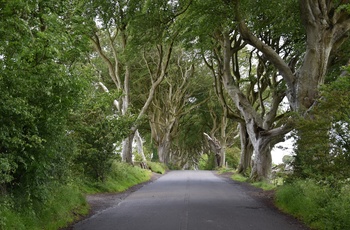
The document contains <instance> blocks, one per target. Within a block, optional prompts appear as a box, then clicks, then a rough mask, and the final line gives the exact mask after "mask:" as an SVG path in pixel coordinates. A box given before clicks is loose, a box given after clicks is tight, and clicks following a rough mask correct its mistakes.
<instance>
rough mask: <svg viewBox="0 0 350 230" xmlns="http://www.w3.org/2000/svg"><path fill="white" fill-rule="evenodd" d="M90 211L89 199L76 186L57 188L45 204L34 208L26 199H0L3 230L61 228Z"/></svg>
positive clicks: (8, 197) (0, 219)
mask: <svg viewBox="0 0 350 230" xmlns="http://www.w3.org/2000/svg"><path fill="white" fill-rule="evenodd" d="M87 212H88V206H87V203H86V200H85V198H84V197H83V196H82V194H81V192H80V191H79V189H78V188H77V187H75V186H69V185H67V186H59V187H55V188H54V189H53V190H52V191H50V197H48V199H47V200H46V202H45V203H37V202H34V203H32V204H31V205H28V202H27V200H25V197H16V198H14V197H12V196H10V195H6V196H2V197H1V199H0V216H1V218H0V229H19V230H20V229H59V228H62V227H65V226H66V223H67V222H73V221H74V220H75V219H76V218H77V217H78V216H79V215H85V214H87Z"/></svg>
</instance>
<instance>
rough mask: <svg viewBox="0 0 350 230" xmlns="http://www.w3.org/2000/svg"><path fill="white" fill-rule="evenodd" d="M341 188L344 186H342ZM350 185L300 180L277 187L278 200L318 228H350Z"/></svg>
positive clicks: (279, 203)
mask: <svg viewBox="0 0 350 230" xmlns="http://www.w3.org/2000/svg"><path fill="white" fill-rule="evenodd" d="M339 188H340V189H339ZM349 202H350V186H349V185H342V186H340V187H338V188H335V187H331V186H329V185H326V184H321V183H316V182H315V181H314V180H311V179H309V180H305V181H302V180H298V181H294V182H293V183H291V184H286V185H284V186H282V187H280V188H278V189H277V192H276V204H277V205H278V206H279V207H280V208H281V209H283V210H284V211H286V212H288V213H290V214H292V215H294V216H296V217H298V218H300V219H302V220H303V221H304V222H305V223H306V224H308V225H310V226H311V227H312V228H315V229H320V230H322V229H350V219H349V216H350V207H349Z"/></svg>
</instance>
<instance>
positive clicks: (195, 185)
mask: <svg viewBox="0 0 350 230" xmlns="http://www.w3.org/2000/svg"><path fill="white" fill-rule="evenodd" d="M74 229H77V230H80V229H86V230H89V229H91V230H103V229H116V230H219V229H226V230H239V229H242V230H245V229H252V230H259V229H261V230H295V229H305V228H303V227H302V225H299V224H298V223H297V222H296V221H295V220H293V219H292V218H290V217H288V216H286V215H284V214H281V213H279V212H278V211H276V210H275V209H271V208H269V207H268V206H265V205H264V204H263V203H262V202H259V201H257V200H255V199H254V198H252V197H251V196H249V195H248V194H247V193H245V191H244V188H243V187H241V186H239V185H235V184H231V183H227V182H226V181H225V180H224V179H221V178H219V177H217V176H215V175H214V174H213V173H212V172H210V171H172V172H169V173H168V174H166V175H164V176H163V177H161V178H159V179H158V180H156V181H155V182H153V183H151V184H148V185H146V186H144V187H142V188H141V189H139V190H138V191H136V192H134V193H132V194H131V195H130V196H128V197H127V198H126V199H125V200H123V201H122V202H121V203H119V205H117V206H115V207H112V208H109V209H107V210H105V211H103V212H101V213H98V214H97V215H94V216H92V217H91V218H89V219H86V220H84V221H82V222H79V223H77V224H76V225H75V226H74Z"/></svg>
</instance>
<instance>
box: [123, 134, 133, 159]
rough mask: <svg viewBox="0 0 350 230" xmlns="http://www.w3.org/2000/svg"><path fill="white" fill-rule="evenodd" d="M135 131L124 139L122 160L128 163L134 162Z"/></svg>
mask: <svg viewBox="0 0 350 230" xmlns="http://www.w3.org/2000/svg"><path fill="white" fill-rule="evenodd" d="M134 136H135V132H131V134H130V135H129V136H128V137H127V138H125V139H124V140H123V144H122V146H123V150H122V161H123V162H126V163H130V164H132V161H133V159H132V143H133V140H134Z"/></svg>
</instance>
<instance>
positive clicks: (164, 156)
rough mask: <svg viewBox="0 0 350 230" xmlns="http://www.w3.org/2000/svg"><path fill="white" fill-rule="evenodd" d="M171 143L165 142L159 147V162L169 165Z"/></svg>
mask: <svg viewBox="0 0 350 230" xmlns="http://www.w3.org/2000/svg"><path fill="white" fill-rule="evenodd" d="M169 151H170V141H167V140H163V141H162V142H161V143H159V146H158V157H159V162H161V163H164V164H165V165H167V164H168V163H169V162H168V161H169Z"/></svg>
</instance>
